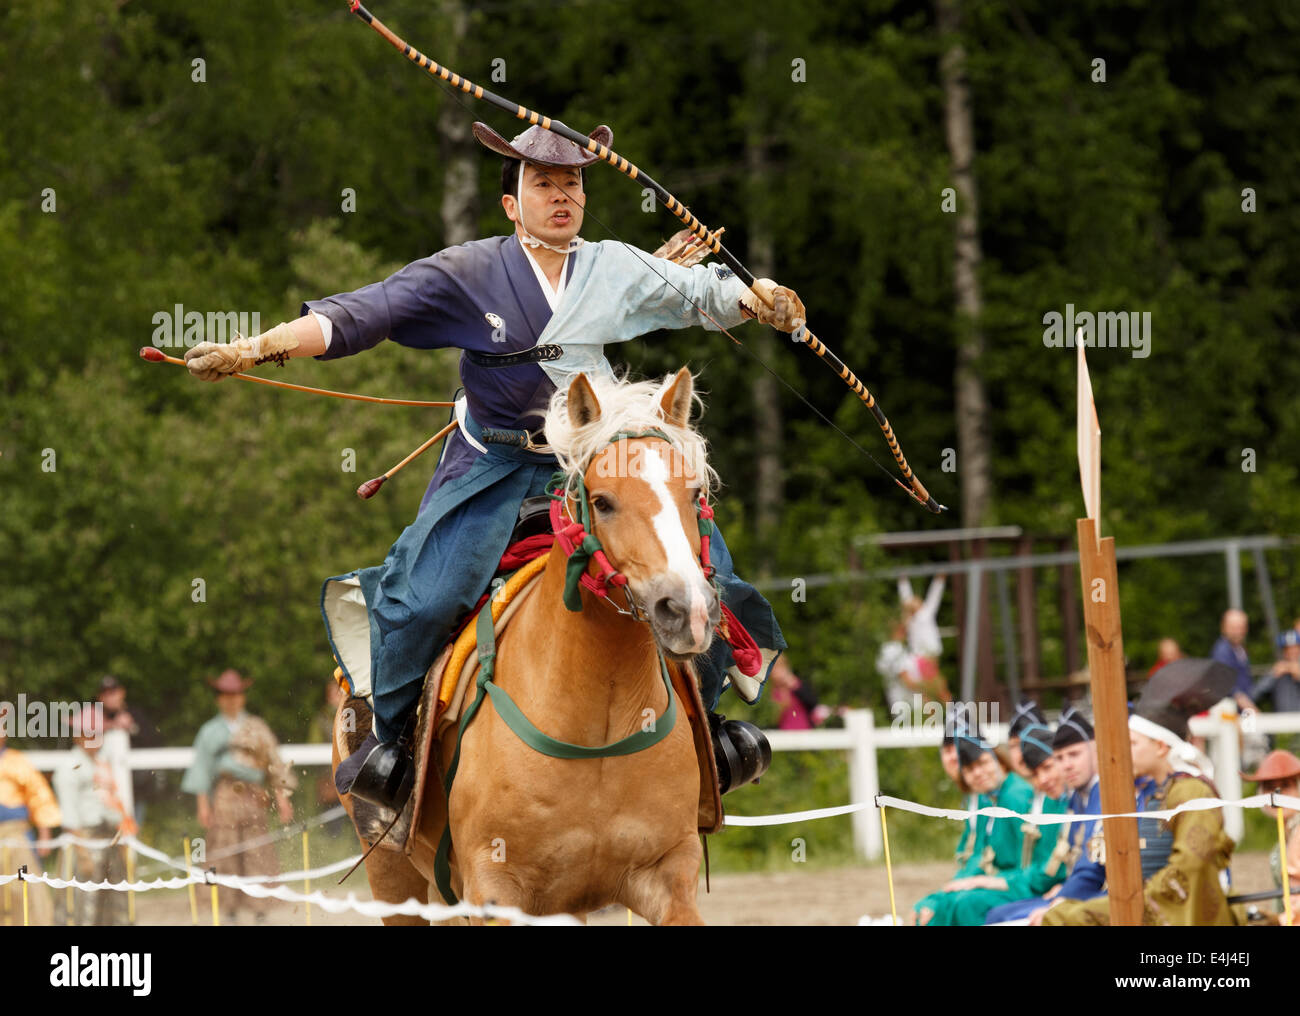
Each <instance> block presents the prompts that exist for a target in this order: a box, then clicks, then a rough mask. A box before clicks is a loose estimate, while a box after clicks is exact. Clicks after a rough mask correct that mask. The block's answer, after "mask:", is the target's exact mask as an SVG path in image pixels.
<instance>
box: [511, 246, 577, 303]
mask: <svg viewBox="0 0 1300 1016" xmlns="http://www.w3.org/2000/svg"><path fill="white" fill-rule="evenodd" d="M521 249H522V250H523V252H524V256H525V257H527V258H528V263H529V265H531V266H532V269H533V274H534V275H536V276H537V282H538V284H539V285H540V286H541V287H542V295H543V296H544V297H546V302H547V303H548V304H550V305H551V311H552V312H554V310H555V308H556V307H558V306H559V305H560V298H561V297H562V296H564V290H565V288H566V286H567V285H568V282H569V255H568V254H565V255H564V264H563V265H561V266H560V284H559V286H558V287H556V288H554V289H552V288H551V280H550V279H548V278H547V277H546V273H545V272H544V271H542V266H541V265H539V264H538V263H537V259H536V258H534V257H533V252H532V251H530V250H529V249H528V248H527V247H522V246H521Z"/></svg>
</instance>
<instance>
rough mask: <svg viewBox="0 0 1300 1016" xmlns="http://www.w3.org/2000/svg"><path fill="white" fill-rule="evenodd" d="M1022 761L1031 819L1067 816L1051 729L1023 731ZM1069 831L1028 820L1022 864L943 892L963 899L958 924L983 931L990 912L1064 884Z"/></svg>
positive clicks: (961, 880) (958, 903)
mask: <svg viewBox="0 0 1300 1016" xmlns="http://www.w3.org/2000/svg"><path fill="white" fill-rule="evenodd" d="M1020 736H1021V742H1022V758H1023V761H1024V764H1025V767H1026V768H1027V769H1028V770H1029V772H1030V782H1031V784H1032V785H1033V788H1034V797H1033V803H1032V804H1031V805H1030V807H1029V811H1028V815H1029V816H1031V817H1032V816H1036V815H1060V814H1063V813H1064V812H1065V810H1066V800H1065V789H1066V783H1065V773H1064V771H1063V770H1062V769H1061V767H1060V764H1059V763H1058V762H1057V761H1056V757H1055V755H1054V753H1053V749H1052V737H1053V735H1052V731H1051V729H1050V728H1048V727H1046V726H1043V725H1040V724H1038V723H1035V722H1033V721H1032V720H1031V721H1030V722H1029V723H1027V724H1026V725H1025V726H1023V727H1021V728H1020ZM1067 829H1068V827H1067V826H1064V825H1062V826H1058V827H1056V829H1055V830H1053V829H1052V827H1051V826H1048V827H1047V828H1046V829H1044V828H1043V827H1041V826H1039V825H1037V824H1035V823H1034V822H1031V821H1029V820H1028V819H1026V821H1025V822H1023V823H1022V824H1021V846H1020V863H1019V865H1018V866H1017V867H1016V868H1014V869H1012V870H1010V871H1004V872H1002V873H1001V874H998V875H990V874H984V873H981V874H978V875H968V876H966V877H964V878H958V879H954V880H953V881H952V882H950V883H949V884H948V885H947V886H945V887H944V888H945V889H946V890H947V891H948V892H955V893H958V894H959V898H958V899H957V900H956V901H955V903H954V914H953V922H952V923H953V924H957V925H978V924H983V923H984V922H985V919H986V916H987V914H988V913H989V911H990V910H992V909H993V908H995V907H998V906H1003V905H1005V904H1007V903H1011V902H1014V901H1016V900H1023V899H1026V898H1029V897H1033V896H1034V895H1036V894H1038V893H1042V892H1045V891H1046V890H1048V889H1050V888H1051V887H1052V886H1054V885H1055V884H1057V883H1058V882H1060V881H1062V880H1063V879H1064V878H1065V866H1064V860H1065V848H1064V847H1062V846H1061V844H1062V843H1064V841H1065V840H1066V831H1067Z"/></svg>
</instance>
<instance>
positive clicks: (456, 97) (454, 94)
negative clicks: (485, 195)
mask: <svg viewBox="0 0 1300 1016" xmlns="http://www.w3.org/2000/svg"><path fill="white" fill-rule="evenodd" d="M432 80H433V82H434V84H436V85H437V86H438V87H439V88H441V89H442V91H443V92H444V93H445V94H447V95H449V96H450V97H451V98H452V100H453V101H454V102H455V103H456V104H457V105H458V106H460V107H461V109H463V110H464V111H465V112H466V113H467V114H469V115H470V116H473V112H472V110H471V107H470V105H469V104H468V103H466V102H465V101H464V100H463V99H462V98H461V95H460V91H459V90H458V89H454V88H452V87H450V86H449V85H447V84H446V83H445V82H444V81H442V80H441V79H440V78H433V79H432ZM566 140H567V139H566ZM570 143H571V144H572V142H570ZM575 147H576V146H575ZM597 161H604V160H597ZM545 168H550V167H545ZM579 168H581V167H579ZM523 171H524V167H523V164H522V162H521V163H520V166H519V172H520V174H521V176H522V174H523ZM544 175H545V177H546V179H547V180H548V181H550V183H551V184H552V186H555V187H558V188H559V189H560V191H561V193H563V194H564V196H565V197H567V198H568V199H569V200H570V201H572V202H573V203H574V205H576V206H577V207H578V208H581V209H582V212H583V216H584V218H585V217H586V216H587V215H590V216H591V218H593V219H595V220H596V224H597V225H598V226H600V227H601V228H602V229H604V230H605V231H606V232H607V233H608V234H609V235H610V236H611V237H613V239H614V240H616V241H617V242H618V243H620V244H622V245H623V247H624V248H625V249H626V250H628V251H629V252H630V253H631V254H633V255H634V256H635V257H636V259H637V260H638V261H640V262H641V263H642V264H644V265H645V267H646V270H647V271H649V272H652V273H654V274H655V275H656V276H658V277H659V278H660V279H662V280H663V281H664V282H666V283H667V284H668V285H669V286H671V287H672V288H673V289H674V290H676V292H677V294H678V295H679V296H680V297H681V298H682V299H683V300H685V301H686V302H687V303H689V304H690V305H691V306H692V307H694V308H695V309H696V310H697V311H699V312H700V314H701V315H702V316H703V317H704V318H705V319H707V320H708V321H709V322H710V323H711V324H713V326H714V327H715V328H717V329H718V331H720V332H721V333H722V334H723V335H725V336H726V337H727V338H729V339H730V340H731V341H732V342H733V343H734V344H735V345H736V346H738V347H739V348H740V349H742V350H743V351H744V352H745V353H746V354H748V356H749V357H750V358H751V359H753V360H755V361H756V362H757V363H758V364H759V365H760V366H761V367H762V368H763V369H764V370H765V371H767V372H768V373H769V374H771V375H772V377H774V378H776V380H777V381H779V382H780V383H781V384H782V385H783V386H784V387H785V389H786V390H787V391H789V392H790V393H791V394H792V395H794V396H795V397H796V398H797V399H798V400H799V401H800V402H802V403H803V404H804V405H805V406H807V407H808V408H809V409H811V410H812V411H813V412H814V413H816V414H817V415H818V416H819V417H821V419H822V421H823V422H825V423H826V425H827V426H829V427H830V428H831V429H832V430H833V431H835V433H837V434H839V436H840V437H842V438H844V440H845V441H847V442H848V443H849V444H851V445H852V446H853V447H854V448H855V449H857V450H858V451H859V452H861V453H862V454H863V455H865V456H866V457H867V458H868V459H870V460H871V462H872V464H873V465H875V467H876V468H877V469H879V470H880V471H881V472H882V473H884V474H885V475H886V476H887V477H889V479H891V480H893V481H894V483H896V484H897V485H898V486H899V487H900V488H901V489H902V490H903V491H905V492H906V493H907V495H908V497H910V498H912V500H914V501H917V502H918V503H920V504H924V502H922V501H920V500H919V498H917V496H916V492H915V491H913V490H912V489H911V488H910V487H908V486H907V484H905V483H904V482H903V481H902V480H900V479H899V478H898V477H897V476H895V475H894V473H893V472H892V471H891V470H889V469H887V468H886V467H885V466H884V464H883V463H881V461H880V460H879V459H877V458H876V457H875V456H874V455H872V454H871V452H869V451H867V449H865V448H863V447H862V445H860V444H858V442H857V441H855V440H853V438H851V437H849V435H848V434H846V433H845V432H844V431H843V430H842V429H841V428H840V427H839V426H838V425H837V424H836V423H835V421H834V420H832V419H831V418H830V417H828V416H827V415H826V414H825V413H823V412H822V411H821V410H820V409H818V408H817V407H816V406H814V405H813V404H812V403H811V402H809V401H808V399H807V398H806V397H805V396H804V394H803V393H802V392H801V391H799V390H798V389H797V388H795V387H794V386H793V385H791V384H790V382H789V381H787V380H786V379H785V378H784V377H782V376H781V374H780V373H779V372H778V371H776V370H773V369H772V368H771V367H770V366H768V364H767V362H766V361H764V360H763V358H762V357H761V356H759V355H758V354H757V353H755V352H754V351H753V350H752V349H750V348H749V347H748V346H746V345H745V344H744V343H743V342H741V341H740V340H739V339H738V338H736V337H735V336H734V335H732V334H731V330H730V329H728V328H724V327H723V326H722V325H721V324H719V323H718V322H717V321H716V320H715V319H714V317H713V315H711V314H710V313H709V312H708V311H707V310H705V309H704V308H703V307H701V306H700V305H699V304H698V303H696V302H695V301H694V300H692V299H691V298H690V297H689V296H688V295H687V294H685V293H683V292H682V291H681V289H679V288H678V287H677V285H676V284H675V283H674V282H673V281H672V280H671V279H669V278H668V277H667V276H666V275H660V273H659V272H657V271H655V269H654V267H653V264H652V262H651V261H648V260H646V257H645V256H643V252H642V251H641V250H640V249H639V248H637V247H634V246H632V244H630V243H628V242H627V241H626V240H624V239H623V238H622V237H621V236H619V234H618V232H617V231H616V230H615V229H614V228H613V227H612V226H610V225H609V224H608V223H607V222H605V221H604V220H603V219H601V218H600V216H598V215H595V214H594V213H592V212H590V211H589V209H588V205H587V204H586V203H581V204H580V203H579V202H578V201H577V199H576V198H574V196H573V195H572V194H571V193H570V192H569V191H568V190H567V189H566V188H565V187H564V185H563V184H561V183H560V182H559V181H558V180H556V179H554V178H552V177H551V175H550V174H549V173H545V174H544ZM583 197H584V198H585V197H586V192H585V191H584V192H583ZM692 235H694V234H692ZM697 239H698V237H697ZM570 253H573V252H570ZM652 256H653V255H652Z"/></svg>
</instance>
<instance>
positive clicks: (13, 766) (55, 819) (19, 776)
mask: <svg viewBox="0 0 1300 1016" xmlns="http://www.w3.org/2000/svg"><path fill="white" fill-rule="evenodd" d="M5 708H7V709H12V708H13V707H12V706H10V705H9V704H8V703H6V705H5ZM6 722H8V721H7V720H5V719H4V718H3V717H0V841H5V842H6V844H7V846H8V857H9V865H8V870H6V871H5V872H4V874H6V875H11V874H13V872H14V871H16V870H17V869H18V868H19V867H20V866H21V865H24V864H25V865H27V871H28V872H29V873H31V874H33V875H40V874H42V867H41V862H40V861H39V860H38V858H37V855H38V854H39V855H40V857H48V856H49V853H50V848H49V847H35V848H34V847H32V846H30V845H29V844H30V842H31V838H32V835H31V829H32V827H33V826H35V828H36V833H37V836H38V837H39V838H40V839H42V840H48V839H49V838H50V836H51V834H52V833H53V831H54V828H55V827H56V826H58V825H61V824H62V822H63V817H62V816H61V815H60V813H59V804H58V802H57V801H56V800H55V799H54V791H52V790H51V789H50V785H49V784H48V783H46V782H45V777H44V776H42V775H41V774H40V772H38V771H37V769H36V767H35V766H33V765H32V764H31V763H30V762H29V761H27V758H26V756H24V755H23V753H22V752H20V751H17V750H16V749H14V748H10V747H9V746H8V744H7V743H6V742H7V738H6V735H5V723H6ZM14 888H15V885H14V884H10V885H8V886H6V887H5V889H4V891H5V892H9V891H10V890H11V889H14ZM18 891H21V887H18ZM28 893H29V895H28V901H29V904H30V907H31V923H32V924H34V925H41V926H43V925H48V924H50V923H52V922H53V920H54V902H53V900H52V899H51V897H50V887H49V886H47V885H43V884H41V883H32V884H31V885H30V886H29V887H28Z"/></svg>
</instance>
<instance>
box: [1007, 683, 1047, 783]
mask: <svg viewBox="0 0 1300 1016" xmlns="http://www.w3.org/2000/svg"><path fill="white" fill-rule="evenodd" d="M1031 724H1032V725H1036V726H1040V727H1043V726H1046V725H1047V719H1046V718H1045V717H1044V716H1043V711H1042V710H1041V709H1039V708H1038V703H1037V702H1035V701H1033V700H1032V699H1025V700H1024V701H1023V702H1021V703H1020V705H1018V706H1016V711H1015V712H1014V713H1012V714H1011V723H1010V724H1008V730H1007V755H1008V756H1009V757H1010V759H1011V768H1012V769H1013V770H1014V771H1015V772H1017V773H1019V774H1020V776H1021V777H1023V778H1024V779H1026V780H1029V779H1030V777H1031V775H1032V772H1031V770H1030V768H1029V766H1028V765H1026V763H1025V760H1024V756H1023V755H1022V754H1021V751H1020V732H1021V731H1022V730H1024V729H1025V727H1028V726H1030V725H1031ZM1031 782H1032V781H1031Z"/></svg>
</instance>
